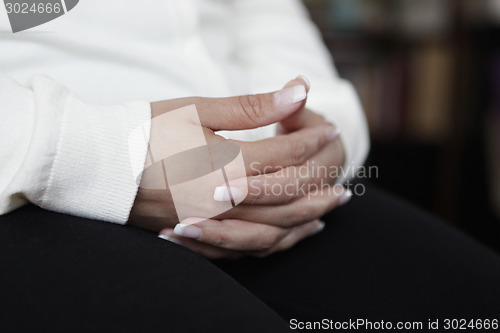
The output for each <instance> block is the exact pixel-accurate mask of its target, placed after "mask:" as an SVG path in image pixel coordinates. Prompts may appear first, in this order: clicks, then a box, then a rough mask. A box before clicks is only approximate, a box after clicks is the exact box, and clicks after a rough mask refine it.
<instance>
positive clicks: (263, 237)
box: [174, 218, 290, 251]
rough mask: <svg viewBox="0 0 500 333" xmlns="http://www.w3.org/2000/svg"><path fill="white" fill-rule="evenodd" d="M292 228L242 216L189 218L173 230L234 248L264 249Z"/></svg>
mask: <svg viewBox="0 0 500 333" xmlns="http://www.w3.org/2000/svg"><path fill="white" fill-rule="evenodd" d="M289 232H290V229H288V228H280V227H277V226H273V225H266V224H261V223H254V222H248V221H243V220H237V219H234V220H233V219H232V220H229V219H228V220H220V221H219V220H211V219H201V218H188V219H185V220H183V221H181V223H180V224H178V225H176V226H175V229H174V234H175V235H177V236H181V237H186V238H192V239H196V240H198V241H200V242H203V243H206V244H210V245H213V246H216V247H218V248H224V249H228V250H234V251H265V250H268V249H270V248H272V247H274V246H275V245H276V244H278V242H279V241H280V240H281V239H283V238H284V237H285V236H286V235H287V234H288V233H289Z"/></svg>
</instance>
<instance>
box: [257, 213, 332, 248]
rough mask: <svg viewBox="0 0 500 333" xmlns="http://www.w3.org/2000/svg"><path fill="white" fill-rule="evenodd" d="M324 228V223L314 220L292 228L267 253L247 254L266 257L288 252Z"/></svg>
mask: <svg viewBox="0 0 500 333" xmlns="http://www.w3.org/2000/svg"><path fill="white" fill-rule="evenodd" d="M324 228H325V223H324V222H323V221H320V220H314V221H311V222H308V223H304V224H301V225H299V226H296V227H293V228H292V230H291V232H290V233H289V234H288V235H287V236H286V237H284V238H283V239H282V240H281V241H279V242H278V244H276V245H275V246H274V247H272V248H271V249H269V250H268V251H261V252H251V253H247V254H249V255H253V256H255V257H266V256H268V255H270V254H272V253H276V252H280V251H285V250H288V249H290V248H292V247H293V246H295V245H296V244H297V243H298V242H300V241H302V240H304V239H305V238H308V237H311V236H314V235H316V234H318V233H320V232H321V231H323V229H324Z"/></svg>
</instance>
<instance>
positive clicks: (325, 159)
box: [214, 137, 346, 205]
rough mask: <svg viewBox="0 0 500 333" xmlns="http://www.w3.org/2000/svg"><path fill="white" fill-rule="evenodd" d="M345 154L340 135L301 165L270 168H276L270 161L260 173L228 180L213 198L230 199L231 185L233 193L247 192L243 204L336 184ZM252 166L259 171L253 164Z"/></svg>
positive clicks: (277, 200) (267, 202) (280, 198)
mask: <svg viewBox="0 0 500 333" xmlns="http://www.w3.org/2000/svg"><path fill="white" fill-rule="evenodd" d="M343 156H344V153H343V146H342V142H341V141H340V139H338V137H337V139H334V141H333V142H330V143H328V144H327V145H325V146H324V147H323V148H321V149H320V150H319V152H318V153H316V154H315V155H313V156H311V157H308V158H307V161H306V163H303V164H302V165H299V166H289V167H286V168H278V169H279V170H278V171H276V172H270V170H271V169H274V168H273V167H272V166H269V165H268V166H266V167H265V168H262V169H261V170H259V172H256V173H258V174H257V175H255V176H248V177H243V178H237V179H232V180H229V182H228V183H227V185H222V186H219V187H217V188H216V190H215V194H214V199H215V200H216V201H230V199H231V197H230V196H229V194H228V193H227V192H228V188H229V190H230V191H231V193H232V194H239V193H241V194H243V193H246V196H244V197H243V195H241V196H242V198H238V199H240V200H241V201H240V203H242V204H250V205H278V204H285V203H288V202H291V201H293V200H295V199H296V198H297V197H299V196H301V195H304V194H306V193H304V190H303V189H304V188H322V187H323V186H325V185H331V184H333V183H334V182H335V180H336V179H338V178H339V177H345V176H346V175H344V170H343V169H342V165H343V164H344V158H343ZM255 164H257V163H255ZM257 165H258V164H257ZM250 169H251V171H254V172H255V171H257V170H255V169H256V168H255V167H252V165H251V166H250ZM252 169H253V170H252Z"/></svg>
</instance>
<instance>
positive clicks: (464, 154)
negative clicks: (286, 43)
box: [304, 0, 500, 249]
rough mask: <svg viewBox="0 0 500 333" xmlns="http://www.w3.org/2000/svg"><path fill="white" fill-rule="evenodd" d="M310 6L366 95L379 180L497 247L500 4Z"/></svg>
mask: <svg viewBox="0 0 500 333" xmlns="http://www.w3.org/2000/svg"><path fill="white" fill-rule="evenodd" d="M304 3H305V5H306V6H307V8H308V9H309V12H310V15H311V18H312V20H313V21H314V22H315V23H316V24H317V25H318V27H319V29H320V31H321V33H322V35H323V38H324V41H325V44H326V45H327V47H328V48H329V50H330V51H331V53H332V54H333V56H334V60H335V64H336V66H337V69H338V71H339V74H340V75H341V76H342V77H344V78H346V79H348V80H350V81H351V82H352V83H353V84H354V86H355V87H356V89H357V91H358V94H359V96H360V99H361V103H362V104H363V107H364V110H365V112H366V116H367V119H368V123H369V126H370V134H371V140H372V152H371V154H370V157H369V163H371V164H374V165H379V170H380V179H378V180H376V181H375V182H376V183H377V184H378V185H380V186H382V187H385V188H387V189H389V190H391V191H393V192H396V193H398V194H400V195H401V196H403V197H406V198H408V199H410V200H411V201H413V202H416V203H417V204H419V205H420V206H422V207H423V208H425V209H427V210H430V211H432V212H433V213H435V214H437V215H439V216H440V217H442V218H443V219H445V220H447V221H450V222H452V223H455V224H457V225H458V226H461V227H463V228H464V229H467V231H470V232H471V233H474V232H476V236H477V237H478V238H481V237H483V236H484V235H483V234H486V233H489V234H490V235H489V236H490V237H491V235H492V234H494V235H495V236H497V238H496V242H497V243H498V247H497V248H499V249H500V222H499V220H498V218H499V217H500V0H481V1H478V0H418V1H415V0H304ZM477 211H481V212H483V213H484V214H482V215H481V216H478V215H477ZM483 215H484V216H483ZM480 218H483V219H485V220H487V221H488V223H491V224H488V225H486V224H485V225H484V226H482V227H481V226H480V227H478V228H479V229H478V230H475V229H474V228H475V227H472V224H473V223H476V222H474V221H471V219H472V220H477V219H480ZM485 223H486V222H485ZM481 228H482V229H481ZM484 237H486V236H484ZM483 240H484V239H483ZM485 241H486V242H487V240H485ZM492 242H493V241H492Z"/></svg>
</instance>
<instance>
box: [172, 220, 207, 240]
mask: <svg viewBox="0 0 500 333" xmlns="http://www.w3.org/2000/svg"><path fill="white" fill-rule="evenodd" d="M174 234H176V235H177V236H182V237H186V238H194V239H198V238H200V237H201V229H200V228H198V227H196V226H194V225H192V224H181V223H179V224H177V225H176V226H175V228H174Z"/></svg>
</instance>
